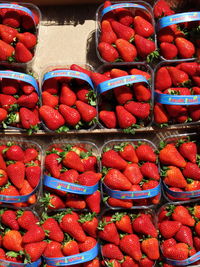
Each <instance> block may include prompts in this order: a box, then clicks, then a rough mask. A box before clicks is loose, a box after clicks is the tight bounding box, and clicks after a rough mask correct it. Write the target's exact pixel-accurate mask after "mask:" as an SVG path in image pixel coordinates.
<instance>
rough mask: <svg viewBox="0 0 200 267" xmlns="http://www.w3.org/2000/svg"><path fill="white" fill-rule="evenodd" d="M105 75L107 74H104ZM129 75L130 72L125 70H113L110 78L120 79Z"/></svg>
mask: <svg viewBox="0 0 200 267" xmlns="http://www.w3.org/2000/svg"><path fill="white" fill-rule="evenodd" d="M104 74H105V73H104ZM126 75H128V72H127V71H125V70H120V69H111V71H110V77H111V78H112V79H113V78H118V77H122V76H126Z"/></svg>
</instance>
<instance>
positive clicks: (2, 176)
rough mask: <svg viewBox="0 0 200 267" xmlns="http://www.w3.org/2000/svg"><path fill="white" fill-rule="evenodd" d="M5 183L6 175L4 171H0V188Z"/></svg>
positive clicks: (6, 180)
mask: <svg viewBox="0 0 200 267" xmlns="http://www.w3.org/2000/svg"><path fill="white" fill-rule="evenodd" d="M7 182H8V175H7V173H6V172H5V171H4V170H2V169H0V187H2V186H3V185H5V184H7Z"/></svg>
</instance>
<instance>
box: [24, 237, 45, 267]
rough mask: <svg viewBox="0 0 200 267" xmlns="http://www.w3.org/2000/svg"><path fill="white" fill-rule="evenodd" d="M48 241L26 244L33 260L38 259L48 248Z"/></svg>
mask: <svg viewBox="0 0 200 267" xmlns="http://www.w3.org/2000/svg"><path fill="white" fill-rule="evenodd" d="M46 246H47V243H46V242H44V241H41V242H36V243H29V244H26V245H25V246H24V250H25V252H26V253H27V254H28V255H29V257H30V259H31V262H34V261H37V260H38V259H39V258H40V257H41V256H42V254H43V252H44V250H45V249H46Z"/></svg>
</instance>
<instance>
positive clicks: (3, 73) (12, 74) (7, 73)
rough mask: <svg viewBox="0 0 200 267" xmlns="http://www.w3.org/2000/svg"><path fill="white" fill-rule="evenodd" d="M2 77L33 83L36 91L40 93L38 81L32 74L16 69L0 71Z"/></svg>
mask: <svg viewBox="0 0 200 267" xmlns="http://www.w3.org/2000/svg"><path fill="white" fill-rule="evenodd" d="M0 78H8V79H14V80H20V81H23V82H27V83H29V84H31V85H32V86H33V87H34V88H35V90H36V92H37V93H38V94H39V88H38V84H37V81H36V80H35V78H33V77H32V76H31V75H28V74H24V73H21V72H15V71H0Z"/></svg>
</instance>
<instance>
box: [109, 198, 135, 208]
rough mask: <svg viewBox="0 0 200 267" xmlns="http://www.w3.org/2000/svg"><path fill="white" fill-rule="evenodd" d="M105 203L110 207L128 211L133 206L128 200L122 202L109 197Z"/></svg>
mask: <svg viewBox="0 0 200 267" xmlns="http://www.w3.org/2000/svg"><path fill="white" fill-rule="evenodd" d="M107 202H108V204H109V205H110V206H111V207H120V208H124V209H130V208H132V206H133V202H132V200H128V199H123V200H122V199H117V198H112V197H109V199H108V200H107Z"/></svg>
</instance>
